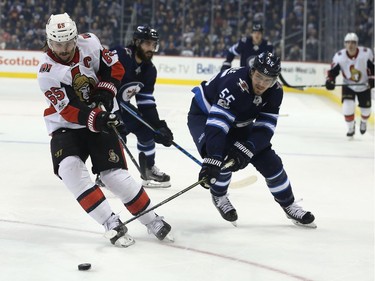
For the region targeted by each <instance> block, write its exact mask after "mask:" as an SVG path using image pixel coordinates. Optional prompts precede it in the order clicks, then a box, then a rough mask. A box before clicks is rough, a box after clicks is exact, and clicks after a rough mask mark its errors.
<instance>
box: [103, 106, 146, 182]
mask: <svg viewBox="0 0 375 281" xmlns="http://www.w3.org/2000/svg"><path fill="white" fill-rule="evenodd" d="M99 107H100V109H101V110H103V111H106V109H105V107H104V105H103V104H100V105H99ZM111 127H112V129H113V131H114V132H115V134H116V136H117V139H118V140H119V141H120V143H121V145H122V146H123V147H124V149H125V151H126V153H127V154H128V155H129V157H130V159H131V160H132V162H133V164H134V166H135V167H136V168H137V170H138V171H139V173H140V174H141V175H142V177H144V173H143V172H142V169H141V167H140V166H139V165H138V163H137V160H135V158H134V156H133V154H132V153H131V152H130V150H129V148H128V147H127V145H126V142H125V141H124V139H123V138H122V136H121V134H120V132H119V131H118V130H117V128H116V126H115V125H111Z"/></svg>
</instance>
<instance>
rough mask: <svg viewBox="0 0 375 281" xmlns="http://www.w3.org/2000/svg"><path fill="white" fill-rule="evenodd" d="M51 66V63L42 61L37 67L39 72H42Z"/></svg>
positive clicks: (47, 70) (48, 69)
mask: <svg viewBox="0 0 375 281" xmlns="http://www.w3.org/2000/svg"><path fill="white" fill-rule="evenodd" d="M51 68H52V64H49V63H43V64H42V65H41V66H40V68H39V72H40V73H42V72H49V71H50V70H51Z"/></svg>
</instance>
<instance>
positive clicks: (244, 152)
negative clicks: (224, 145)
mask: <svg viewBox="0 0 375 281" xmlns="http://www.w3.org/2000/svg"><path fill="white" fill-rule="evenodd" d="M253 150H254V147H253V146H252V145H251V144H250V143H248V142H239V141H236V142H235V143H234V144H233V146H232V147H231V149H230V150H229V152H228V157H227V160H226V162H230V161H232V162H233V164H232V165H231V166H230V167H228V168H227V169H226V170H227V171H231V172H236V171H238V170H241V169H244V168H245V167H246V166H247V165H248V164H249V163H250V160H251V158H252V157H253V155H254V154H253V152H252V151H253Z"/></svg>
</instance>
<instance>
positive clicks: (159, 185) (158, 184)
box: [142, 180, 171, 188]
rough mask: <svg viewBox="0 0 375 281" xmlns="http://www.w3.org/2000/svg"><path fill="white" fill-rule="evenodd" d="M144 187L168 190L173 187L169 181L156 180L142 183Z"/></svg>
mask: <svg viewBox="0 0 375 281" xmlns="http://www.w3.org/2000/svg"><path fill="white" fill-rule="evenodd" d="M142 186H143V187H145V188H168V187H171V183H170V182H169V181H166V182H158V181H154V180H144V181H142Z"/></svg>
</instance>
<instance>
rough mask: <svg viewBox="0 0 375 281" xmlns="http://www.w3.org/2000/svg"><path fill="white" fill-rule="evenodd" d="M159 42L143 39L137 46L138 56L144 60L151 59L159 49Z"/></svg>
mask: <svg viewBox="0 0 375 281" xmlns="http://www.w3.org/2000/svg"><path fill="white" fill-rule="evenodd" d="M158 47H159V45H158V42H156V41H151V40H145V41H142V42H141V43H140V44H139V45H138V48H137V56H138V57H139V58H140V59H141V60H142V61H150V60H151V59H152V57H153V56H154V53H155V52H157V51H158Z"/></svg>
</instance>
